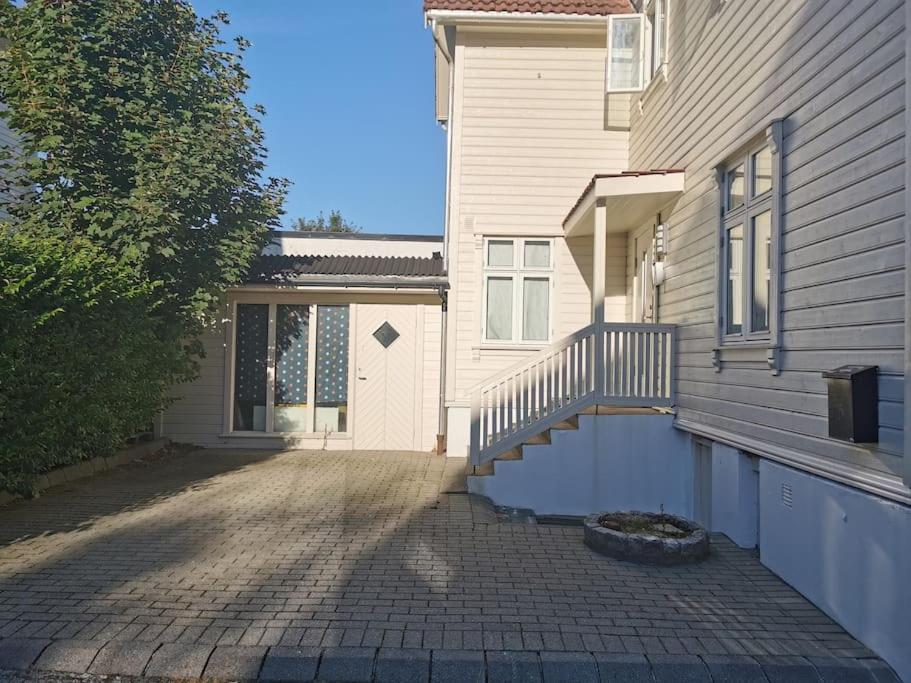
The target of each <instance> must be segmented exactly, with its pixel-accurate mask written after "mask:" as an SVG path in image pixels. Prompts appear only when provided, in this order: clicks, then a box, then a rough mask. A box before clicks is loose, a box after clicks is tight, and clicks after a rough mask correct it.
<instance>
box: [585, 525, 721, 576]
mask: <svg viewBox="0 0 911 683" xmlns="http://www.w3.org/2000/svg"><path fill="white" fill-rule="evenodd" d="M615 514H617V515H618V516H620V517H627V518H635V519H636V520H637V521H639V522H643V523H645V524H648V522H653V523H654V524H657V525H670V526H672V527H676V528H677V529H679V530H680V531H681V534H680V535H679V536H676V537H663V536H660V535H655V534H652V533H649V532H648V531H647V530H645V531H636V532H625V531H622V530H618V529H611V528H607V527H606V526H604V525H603V524H602V519H605V518H606V517H610V515H609V514H608V513H604V512H599V513H597V514H594V515H589V516H588V517H586V518H585V545H587V546H588V547H589V548H591V549H592V550H594V551H595V552H598V553H601V554H602V555H607V556H608V557H612V558H614V559H617V560H626V561H628V562H638V563H640V564H653V565H676V564H689V563H693V562H699V561H700V560H703V559H705V558H706V557H708V554H709V536H708V534H707V533H706V531H705V529H703V528H702V527H701V526H699V525H698V524H696V523H694V522H691V521H689V520H686V519H683V518H682V517H675V516H673V515H664V514H655V513H651V512H627V513H615Z"/></svg>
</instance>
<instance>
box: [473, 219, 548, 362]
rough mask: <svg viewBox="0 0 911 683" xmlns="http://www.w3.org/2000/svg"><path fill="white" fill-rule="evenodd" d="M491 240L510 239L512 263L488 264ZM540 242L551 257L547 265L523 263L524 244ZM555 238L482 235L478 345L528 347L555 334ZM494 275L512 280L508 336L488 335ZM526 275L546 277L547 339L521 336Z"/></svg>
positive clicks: (534, 345)
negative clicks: (489, 289)
mask: <svg viewBox="0 0 911 683" xmlns="http://www.w3.org/2000/svg"><path fill="white" fill-rule="evenodd" d="M491 242H512V250H513V252H512V265H511V266H489V265H487V254H488V249H489V246H490V243H491ZM528 242H542V243H546V244H547V245H548V252H549V255H550V260H549V263H548V265H547V266H526V265H525V262H524V259H525V244H526V243H528ZM555 258H556V256H555V254H554V240H553V238H551V237H512V236H505V235H504V236H497V235H490V236H488V237H485V238H484V241H483V246H482V252H481V344H482V345H483V346H531V347H541V346H547V345H549V344H550V343H551V340H552V339H553V337H554V262H555ZM491 278H493V279H497V278H508V279H510V280H511V281H512V336H511V338H510V339H488V338H487V283H488V281H489V280H490V279H491ZM526 278H532V279H546V280H547V281H548V291H547V339H529V340H525V339H522V323H523V320H522V314H523V303H524V302H523V299H524V296H525V293H524V291H525V290H524V287H523V283H524V281H525V279H526Z"/></svg>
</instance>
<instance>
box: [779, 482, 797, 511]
mask: <svg viewBox="0 0 911 683" xmlns="http://www.w3.org/2000/svg"><path fill="white" fill-rule="evenodd" d="M781 504H782V505H784V506H785V507H789V508H790V507H794V491H792V490H791V485H790V484H782V485H781Z"/></svg>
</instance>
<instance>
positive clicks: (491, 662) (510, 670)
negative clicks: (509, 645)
mask: <svg viewBox="0 0 911 683" xmlns="http://www.w3.org/2000/svg"><path fill="white" fill-rule="evenodd" d="M486 655H487V681H488V683H537V682H539V681H541V680H542V678H541V660H540V659H539V657H538V654H537V653H536V652H519V651H500V652H487V653H486Z"/></svg>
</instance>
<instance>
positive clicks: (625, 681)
mask: <svg viewBox="0 0 911 683" xmlns="http://www.w3.org/2000/svg"><path fill="white" fill-rule="evenodd" d="M595 663H596V664H597V665H598V671H599V672H600V674H601V680H602V681H610V682H611V683H652V680H653V679H652V667H651V665H650V664H649V663H648V660H647V659H646V658H645V655H637V654H611V653H596V654H595Z"/></svg>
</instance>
